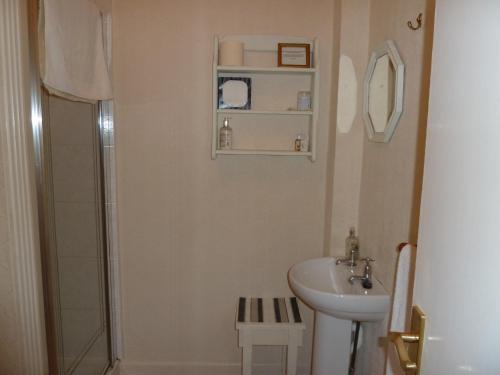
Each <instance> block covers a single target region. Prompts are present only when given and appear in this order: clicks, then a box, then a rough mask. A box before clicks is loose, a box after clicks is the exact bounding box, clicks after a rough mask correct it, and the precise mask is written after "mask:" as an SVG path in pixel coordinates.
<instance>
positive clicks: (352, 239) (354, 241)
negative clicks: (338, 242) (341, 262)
mask: <svg viewBox="0 0 500 375" xmlns="http://www.w3.org/2000/svg"><path fill="white" fill-rule="evenodd" d="M351 255H353V258H354V260H355V261H356V260H358V259H359V239H358V237H356V230H355V229H354V227H351V228H350V229H349V236H348V237H347V238H346V239H345V256H346V258H348V259H350V258H351Z"/></svg>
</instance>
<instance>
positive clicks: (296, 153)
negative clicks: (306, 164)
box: [215, 150, 312, 156]
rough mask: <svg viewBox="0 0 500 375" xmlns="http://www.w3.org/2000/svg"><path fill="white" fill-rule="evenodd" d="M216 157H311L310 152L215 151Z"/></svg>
mask: <svg viewBox="0 0 500 375" xmlns="http://www.w3.org/2000/svg"><path fill="white" fill-rule="evenodd" d="M215 154H216V155H268V156H312V152H298V151H284V150H283V151H282V150H216V151H215Z"/></svg>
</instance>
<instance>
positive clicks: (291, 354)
mask: <svg viewBox="0 0 500 375" xmlns="http://www.w3.org/2000/svg"><path fill="white" fill-rule="evenodd" d="M297 352H298V346H297V341H296V340H292V341H291V342H289V343H288V350H287V355H286V357H287V358H286V375H295V372H296V371H297Z"/></svg>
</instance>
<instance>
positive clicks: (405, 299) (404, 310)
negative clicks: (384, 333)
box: [385, 243, 416, 375]
mask: <svg viewBox="0 0 500 375" xmlns="http://www.w3.org/2000/svg"><path fill="white" fill-rule="evenodd" d="M398 250H400V252H399V256H398V264H397V269H396V280H395V284H394V294H393V298H392V311H391V323H390V324H389V330H390V331H395V332H404V331H405V328H406V323H407V321H408V320H409V312H410V308H411V298H412V290H413V273H414V262H415V250H416V246H414V245H410V244H407V243H404V244H401V245H399V246H398ZM385 374H386V375H400V374H401V375H403V374H404V371H403V370H402V369H401V367H400V365H399V359H398V355H397V353H396V349H395V348H394V345H389V348H388V350H387V366H386V370H385Z"/></svg>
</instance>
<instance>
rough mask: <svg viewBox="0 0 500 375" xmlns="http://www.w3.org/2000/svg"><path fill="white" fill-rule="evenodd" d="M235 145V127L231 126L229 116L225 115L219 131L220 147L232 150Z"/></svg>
mask: <svg viewBox="0 0 500 375" xmlns="http://www.w3.org/2000/svg"><path fill="white" fill-rule="evenodd" d="M232 147H233V129H231V127H230V126H229V118H227V117H224V120H223V121H222V127H221V128H220V132H219V148H220V149H221V150H230V149H231V148H232Z"/></svg>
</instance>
